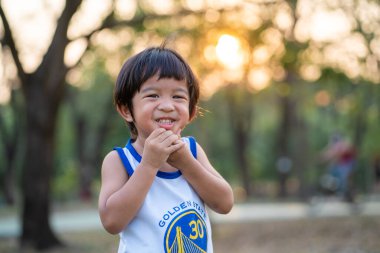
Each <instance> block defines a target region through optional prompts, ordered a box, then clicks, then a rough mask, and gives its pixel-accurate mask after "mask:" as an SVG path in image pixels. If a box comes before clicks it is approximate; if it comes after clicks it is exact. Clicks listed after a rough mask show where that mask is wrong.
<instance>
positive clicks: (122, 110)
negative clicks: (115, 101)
mask: <svg viewBox="0 0 380 253" xmlns="http://www.w3.org/2000/svg"><path fill="white" fill-rule="evenodd" d="M117 111H118V113H119V114H120V116H121V117H122V118H123V119H125V120H126V121H127V122H133V115H132V112H131V111H130V110H129V108H128V106H126V105H118V106H117Z"/></svg>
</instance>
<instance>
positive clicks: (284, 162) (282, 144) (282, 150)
mask: <svg viewBox="0 0 380 253" xmlns="http://www.w3.org/2000/svg"><path fill="white" fill-rule="evenodd" d="M289 96H290V95H285V96H282V97H280V100H279V107H280V111H281V113H280V117H281V120H280V124H279V132H278V135H277V161H276V168H277V175H278V197H279V198H285V197H287V195H288V191H287V187H286V184H287V180H288V177H289V174H290V171H291V169H292V158H291V155H290V150H289V139H290V135H291V127H292V121H293V114H294V105H293V102H292V100H291V98H290V97H289Z"/></svg>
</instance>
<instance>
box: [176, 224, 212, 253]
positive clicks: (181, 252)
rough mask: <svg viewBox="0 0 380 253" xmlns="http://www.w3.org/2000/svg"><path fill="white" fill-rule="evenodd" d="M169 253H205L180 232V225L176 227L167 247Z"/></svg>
mask: <svg viewBox="0 0 380 253" xmlns="http://www.w3.org/2000/svg"><path fill="white" fill-rule="evenodd" d="M169 253H206V251H204V250H203V249H201V248H200V247H198V245H196V244H195V243H194V242H193V241H192V240H191V239H190V238H188V237H187V236H186V235H185V234H184V233H182V230H181V227H176V237H175V240H174V242H173V244H172V246H171V247H170V249H169Z"/></svg>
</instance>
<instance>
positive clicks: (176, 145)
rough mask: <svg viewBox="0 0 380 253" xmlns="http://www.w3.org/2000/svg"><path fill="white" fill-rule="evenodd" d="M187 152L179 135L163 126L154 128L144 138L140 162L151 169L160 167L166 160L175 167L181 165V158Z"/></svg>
mask: <svg viewBox="0 0 380 253" xmlns="http://www.w3.org/2000/svg"><path fill="white" fill-rule="evenodd" d="M186 152H189V151H188V150H187V149H186V147H185V143H184V142H183V141H182V140H181V138H180V136H178V135H177V134H175V133H173V132H172V131H170V130H168V131H167V130H165V129H163V128H158V129H155V130H154V131H153V132H152V133H151V134H150V135H149V137H148V138H147V139H146V140H145V144H144V151H143V155H142V161H141V163H142V164H144V166H148V167H150V168H152V169H157V170H158V169H159V168H161V167H162V166H163V165H164V164H165V162H168V163H169V164H170V165H171V166H173V167H175V168H180V167H181V160H182V158H184V157H185V156H186V155H187V154H186Z"/></svg>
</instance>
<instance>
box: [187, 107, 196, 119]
mask: <svg viewBox="0 0 380 253" xmlns="http://www.w3.org/2000/svg"><path fill="white" fill-rule="evenodd" d="M197 113H198V106H196V107H195V108H194V110H193V113H192V114H191V115H190V117H189V122H191V121H193V119H195V118H196V117H197Z"/></svg>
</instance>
